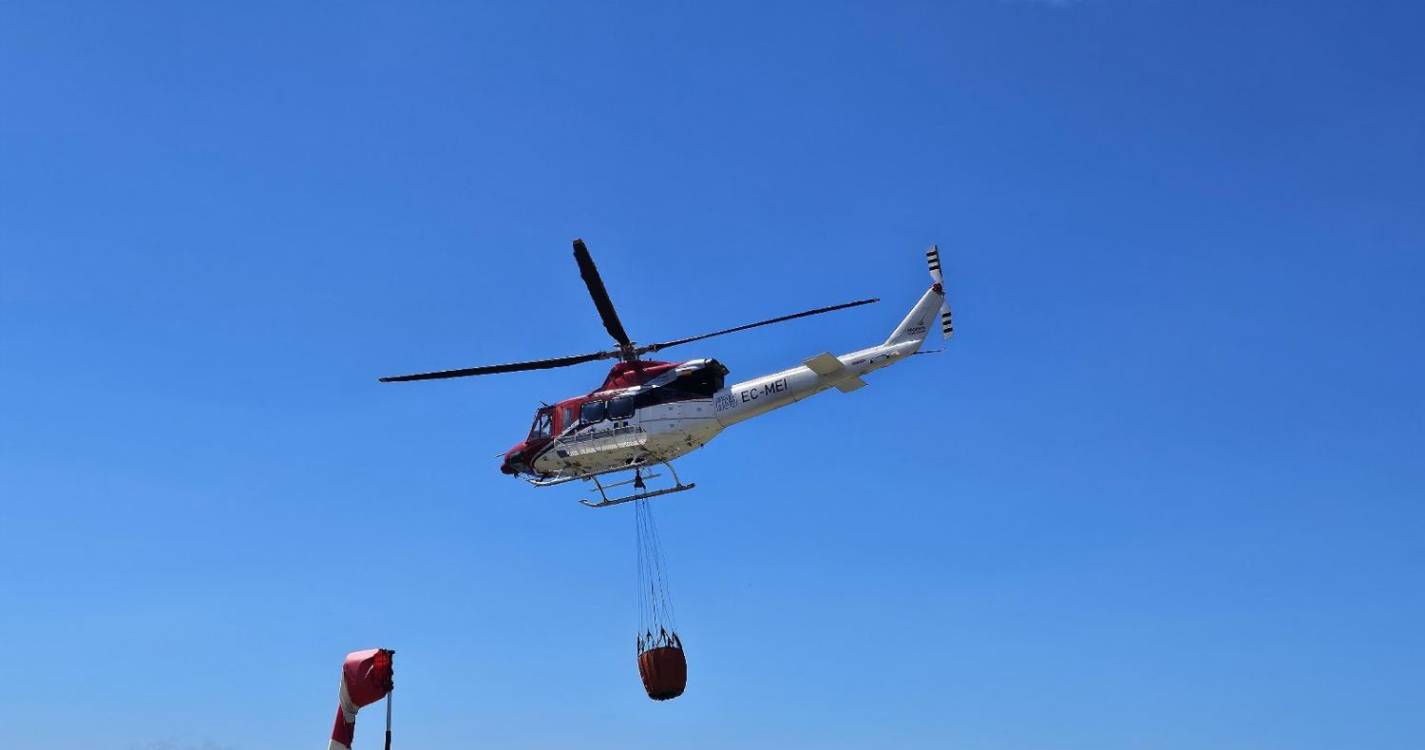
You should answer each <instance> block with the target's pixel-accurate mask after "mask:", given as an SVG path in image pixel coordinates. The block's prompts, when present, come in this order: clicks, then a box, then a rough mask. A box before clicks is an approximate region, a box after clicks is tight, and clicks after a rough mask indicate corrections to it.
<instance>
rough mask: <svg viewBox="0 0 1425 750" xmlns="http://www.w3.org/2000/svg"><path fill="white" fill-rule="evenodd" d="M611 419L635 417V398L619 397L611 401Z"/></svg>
mask: <svg viewBox="0 0 1425 750" xmlns="http://www.w3.org/2000/svg"><path fill="white" fill-rule="evenodd" d="M608 413H609V419H628V418H629V417H631V416H633V397H632V396H619V397H618V398H616V399H612V400H610V401H609V412H608Z"/></svg>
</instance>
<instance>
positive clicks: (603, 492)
mask: <svg viewBox="0 0 1425 750" xmlns="http://www.w3.org/2000/svg"><path fill="white" fill-rule="evenodd" d="M663 465H664V466H665V467H667V468H668V473H669V474H672V475H673V486H672V487H665V488H663V489H661V490H645V488H644V486H643V480H644V479H654V478H656V477H659V476H662V475H661V474H649V475H648V476H647V477H645V476H643V474H642V473H640V471H639V470H638V469H634V472H633V479H625V480H623V481H622V482H614V483H613V484H603V483H602V482H600V481H599V478H598V477H597V476H591V477H589V478H588V479H589V480H590V481H592V482H593V483H594V487H596V488H598V490H599V497H601V498H603V499H602V500H599V501H597V502H593V501H589V500H580V501H579V503H580V504H581V505H584V506H586V507H589V508H607V507H609V506H610V505H622V504H624V503H631V502H633V501H635V500H647V499H648V498H652V497H659V496H661V495H671V494H673V493H674V492H685V491H687V490H691V489H692V488H694V487H696V486H697V485H696V484H693V483H689V484H683V480H681V479H679V478H678V472H677V470H676V469H674V468H673V464H670V463H668V462H667V461H664V462H663ZM627 484H632V485H633V486H634V488H636V489H640V490H645V491H643V492H637V493H634V494H632V495H626V496H624V497H614V498H611V497H609V493H608V490H611V489H613V488H614V487H622V486H624V485H627Z"/></svg>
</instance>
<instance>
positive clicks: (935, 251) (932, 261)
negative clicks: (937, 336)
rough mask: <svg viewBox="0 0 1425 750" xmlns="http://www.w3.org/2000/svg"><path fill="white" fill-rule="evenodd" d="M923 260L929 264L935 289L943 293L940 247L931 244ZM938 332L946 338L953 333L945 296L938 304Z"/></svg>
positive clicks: (952, 324) (948, 301) (953, 325)
mask: <svg viewBox="0 0 1425 750" xmlns="http://www.w3.org/2000/svg"><path fill="white" fill-rule="evenodd" d="M925 262H926V264H927V265H929V266H930V280H931V281H933V282H935V289H936V291H938V292H940V293H941V294H942V295H943V294H945V276H944V274H942V273H941V271H940V248H939V247H938V246H936V245H931V246H930V249H929V250H926V251H925ZM940 333H941V335H943V336H944V337H945V338H946V339H949V338H950V337H951V336H954V335H955V322H954V320H953V319H952V318H951V315H950V300H949V298H946V299H945V301H944V302H942V303H941V304H940Z"/></svg>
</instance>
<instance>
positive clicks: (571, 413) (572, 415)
mask: <svg viewBox="0 0 1425 750" xmlns="http://www.w3.org/2000/svg"><path fill="white" fill-rule="evenodd" d="M557 417H558V418H557V423H556V424H555V425H554V434H556V435H563V434H564V433H565V432H567V431H568V430H569V428H570V427H573V426H574V425H576V424H578V423H579V405H578V404H566V405H563V406H560V407H559V411H558V415H557Z"/></svg>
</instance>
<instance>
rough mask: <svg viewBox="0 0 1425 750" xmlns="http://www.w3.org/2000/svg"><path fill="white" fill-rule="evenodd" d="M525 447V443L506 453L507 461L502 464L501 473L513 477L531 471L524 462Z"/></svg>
mask: <svg viewBox="0 0 1425 750" xmlns="http://www.w3.org/2000/svg"><path fill="white" fill-rule="evenodd" d="M524 447H525V445H524V443H520V444H519V445H516V446H515V447H513V448H511V449H510V450H509V451H508V452H507V453H505V461H504V463H502V464H500V473H502V474H511V475H513V474H518V473H520V472H522V471H527V470H528V469H529V467H528V466H525V462H524Z"/></svg>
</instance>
